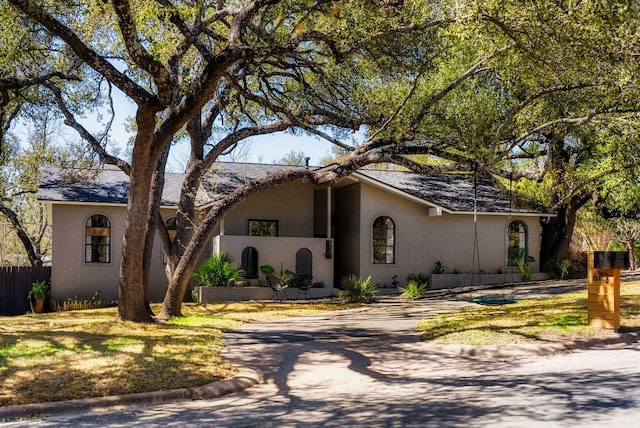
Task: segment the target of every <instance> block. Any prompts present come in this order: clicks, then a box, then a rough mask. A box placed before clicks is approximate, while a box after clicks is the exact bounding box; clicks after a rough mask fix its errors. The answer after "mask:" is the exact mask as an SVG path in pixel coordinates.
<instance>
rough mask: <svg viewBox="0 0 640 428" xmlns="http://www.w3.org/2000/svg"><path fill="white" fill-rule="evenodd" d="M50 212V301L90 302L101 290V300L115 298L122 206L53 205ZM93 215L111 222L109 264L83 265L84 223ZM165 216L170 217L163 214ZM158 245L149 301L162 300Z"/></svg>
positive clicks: (164, 285)
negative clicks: (71, 300)
mask: <svg viewBox="0 0 640 428" xmlns="http://www.w3.org/2000/svg"><path fill="white" fill-rule="evenodd" d="M51 213H52V268H51V292H52V298H53V299H66V298H70V297H74V296H77V297H78V298H81V299H89V298H91V297H92V296H93V294H94V293H95V292H96V291H98V290H99V291H100V298H101V299H103V300H116V299H117V298H118V274H119V269H120V255H121V253H122V240H123V235H124V224H125V223H124V219H125V213H126V209H125V207H124V206H95V205H71V204H54V205H53V207H52V210H51ZM93 214H102V215H105V216H107V217H108V218H109V220H110V221H111V262H110V263H86V262H85V261H84V260H85V253H84V251H85V245H84V242H85V236H84V234H85V223H86V221H87V219H88V218H89V217H90V216H91V215H93ZM164 215H165V217H169V216H170V215H171V214H170V212H169V211H165V212H164ZM159 247H160V243H159V242H156V245H155V248H154V251H153V255H152V260H151V276H150V283H149V299H150V300H151V301H161V300H162V299H163V297H164V293H165V291H166V288H167V280H166V276H165V274H164V264H163V261H162V252H161V251H160V248H159Z"/></svg>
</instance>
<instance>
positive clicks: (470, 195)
mask: <svg viewBox="0 0 640 428" xmlns="http://www.w3.org/2000/svg"><path fill="white" fill-rule="evenodd" d="M358 175H360V176H364V177H367V178H369V179H372V180H375V181H376V182H378V183H380V184H383V185H386V186H389V187H392V188H394V189H396V190H399V191H401V192H404V193H406V194H408V195H411V196H415V197H417V198H419V199H422V200H423V201H425V202H428V203H430V204H433V205H436V206H440V207H442V208H444V209H446V210H448V211H451V212H472V211H473V210H474V193H475V200H476V205H477V210H478V212H485V213H489V212H491V213H509V212H513V213H539V211H536V210H533V209H531V208H524V207H518V206H517V201H516V199H515V198H511V197H510V196H509V194H508V192H506V193H503V192H501V191H500V189H499V188H498V187H496V186H495V185H494V184H493V183H491V182H490V181H489V180H487V179H484V178H481V177H478V179H477V187H476V192H474V177H473V175H471V174H439V175H430V176H426V175H422V174H417V173H414V172H404V171H384V170H368V169H361V170H359V171H358Z"/></svg>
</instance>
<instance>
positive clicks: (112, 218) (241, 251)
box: [38, 163, 550, 301]
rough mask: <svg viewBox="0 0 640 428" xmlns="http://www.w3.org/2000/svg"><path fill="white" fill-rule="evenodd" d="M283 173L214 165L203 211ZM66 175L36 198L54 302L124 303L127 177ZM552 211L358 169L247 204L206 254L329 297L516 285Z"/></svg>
mask: <svg viewBox="0 0 640 428" xmlns="http://www.w3.org/2000/svg"><path fill="white" fill-rule="evenodd" d="M287 168H300V167H293V166H283V165H265V164H248V163H217V164H215V165H214V167H213V168H212V169H211V171H210V173H209V176H208V178H207V180H206V184H205V185H203V186H202V188H201V189H200V191H199V194H198V204H199V206H201V207H202V208H203V209H205V208H206V206H207V203H209V202H211V201H213V200H215V199H216V198H219V197H220V196H221V195H223V194H224V193H226V192H228V191H229V190H230V189H233V188H234V187H235V186H237V185H239V184H244V183H246V182H247V181H251V180H254V179H256V178H258V177H261V176H264V175H265V174H269V173H272V172H276V171H282V170H283V169H287ZM311 168H313V167H311ZM67 174H68V173H65V172H64V171H60V170H56V169H48V170H46V171H44V172H43V176H42V181H41V184H40V188H39V192H38V199H39V201H40V202H41V203H43V204H46V206H47V208H48V215H49V221H50V224H51V226H52V234H53V235H52V242H53V249H52V281H51V282H52V284H51V286H52V297H53V298H54V299H65V298H69V297H74V296H78V297H80V298H88V297H91V296H92V295H93V294H94V293H95V292H96V291H100V292H101V294H100V297H101V298H102V299H117V292H118V291H117V290H118V270H119V262H120V254H121V249H122V240H123V232H124V227H125V226H124V225H125V213H126V203H127V192H128V177H127V176H126V175H125V174H124V173H122V172H121V171H120V170H117V169H110V168H105V169H101V170H99V171H95V173H93V174H90V175H89V176H88V177H86V178H84V179H82V180H69V179H67V178H66V177H65V175H67ZM182 178H183V176H182V174H167V176H166V185H165V189H164V193H163V198H162V208H161V210H162V215H163V218H165V220H167V221H169V220H170V219H171V217H173V216H174V215H175V211H176V206H177V201H178V197H179V192H180V188H181V183H182ZM549 215H550V214H548V213H545V212H542V211H539V210H535V209H531V208H522V207H517V206H516V204H515V201H514V200H512V198H511V197H510V196H509V195H508V194H504V193H503V192H501V191H500V190H499V189H498V188H497V187H496V186H495V185H493V184H492V183H491V182H489V181H487V180H484V179H481V178H477V179H475V180H474V177H473V176H470V175H465V174H442V175H437V176H425V175H421V174H417V173H413V172H405V171H392V170H377V169H360V170H358V171H356V172H354V173H353V174H351V175H350V176H349V177H347V178H345V179H344V180H343V181H341V182H340V183H338V184H335V185H332V186H327V187H324V188H314V187H312V186H311V185H308V184H301V183H293V184H288V185H283V186H280V187H277V188H272V189H270V190H265V191H262V192H258V193H255V194H253V195H251V196H249V197H248V198H247V199H246V200H245V201H244V202H241V203H239V204H238V205H237V206H236V207H235V209H233V210H231V211H230V212H229V213H228V214H226V216H225V217H224V218H222V219H220V221H219V223H218V226H217V228H216V231H215V233H214V238H213V239H212V241H211V245H210V247H209V248H208V250H207V254H205V256H206V255H209V254H213V253H218V252H226V253H229V254H230V255H232V256H233V257H234V259H235V260H236V261H237V262H238V263H241V264H242V265H243V267H244V268H245V270H246V271H247V274H248V278H249V281H251V282H252V283H253V285H258V283H259V282H260V272H259V270H258V266H261V265H264V264H270V265H272V266H274V267H277V268H279V267H280V266H283V267H284V268H285V269H289V270H293V271H294V272H296V273H298V274H300V273H305V274H309V275H312V276H313V281H314V283H316V285H318V286H321V287H322V288H321V290H322V293H324V295H327V294H331V293H332V292H333V289H334V287H338V286H339V284H340V279H341V278H342V277H344V276H345V275H346V274H355V275H359V276H362V277H364V278H366V277H367V276H371V278H372V280H373V281H374V282H376V283H378V284H379V286H381V287H389V288H395V287H396V286H397V285H399V284H403V283H405V282H406V278H407V276H408V275H409V274H423V275H427V276H429V275H432V285H434V286H435V285H436V282H437V281H436V277H437V276H438V275H436V274H434V273H433V272H434V268H436V266H438V267H441V268H443V269H444V268H445V267H446V270H445V273H449V274H456V273H458V274H459V276H458V278H460V280H458V281H454V285H462V284H461V283H463V282H469V281H478V280H479V279H473V275H472V276H469V275H467V276H465V275H464V274H465V273H467V274H469V273H474V275H475V273H477V274H478V275H480V272H482V273H483V274H486V275H489V274H491V276H493V277H495V276H496V275H502V277H503V278H504V280H503V282H511V281H514V280H518V279H519V275H520V271H519V268H518V266H517V263H515V261H514V260H513V257H511V256H510V254H512V253H513V250H521V251H524V252H525V253H526V254H528V255H531V256H533V257H534V258H535V259H536V261H534V262H532V263H530V267H531V270H532V272H533V273H534V275H535V274H538V273H539V272H540V267H539V264H538V261H537V260H538V259H539V257H538V255H539V252H540V232H541V220H542V219H543V218H545V217H548V216H549ZM151 265H152V271H151V276H150V290H149V297H150V299H151V300H153V301H159V300H161V299H162V298H163V296H164V293H165V290H166V286H167V281H166V278H165V273H164V268H165V264H164V257H163V254H162V251H161V245H160V243H159V241H158V242H156V245H155V246H154V249H153V256H152V262H151ZM443 269H440V271H442V270H443ZM436 273H437V269H436ZM463 278H466V279H463ZM480 280H481V279H480ZM441 286H442V284H441ZM322 293H321V294H322Z"/></svg>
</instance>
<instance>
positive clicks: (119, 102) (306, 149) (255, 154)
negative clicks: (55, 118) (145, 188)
mask: <svg viewBox="0 0 640 428" xmlns="http://www.w3.org/2000/svg"><path fill="white" fill-rule="evenodd" d="M114 106H116V116H115V119H114V123H113V125H112V130H111V133H110V138H111V140H112V141H113V142H119V143H120V146H121V148H122V152H121V153H124V152H125V149H126V144H127V141H128V140H129V139H130V138H131V137H132V134H130V133H127V131H126V129H125V128H126V127H125V125H124V124H125V123H126V120H127V117H130V116H133V115H135V106H134V104H132V103H131V102H130V101H129V99H128V98H127V97H125V96H124V94H122V93H121V92H120V91H119V90H114ZM83 122H85V123H86V125H87V127H89V126H90V123H89V121H87V119H85V120H84V121H83ZM91 128H93V129H92V130H93V131H97V130H98V129H99V126H96V124H95V123H94V124H93V126H92V127H91ZM240 150H241V151H242V153H241V156H238V154H239V153H237V154H236V158H235V159H233V160H236V161H241V162H254V163H267V164H271V163H274V162H277V161H279V160H280V159H282V157H283V156H285V155H286V154H288V153H290V152H291V151H295V152H303V153H304V154H305V156H308V157H309V158H311V159H310V161H309V163H310V165H321V162H320V161H321V160H322V159H323V158H324V157H326V156H328V155H329V154H330V152H331V144H330V143H328V142H327V141H325V140H322V139H320V138H317V137H313V136H309V135H292V134H290V133H285V132H278V133H274V134H271V135H265V136H258V137H252V138H250V139H247V143H244V146H242V147H240ZM188 158H189V147H188V145H187V144H182V145H176V146H174V147H173V148H172V149H171V152H170V154H169V160H168V165H167V167H168V170H169V171H170V172H183V171H184V166H185V165H186V162H187V160H188ZM221 160H228V161H230V160H232V158H231V157H227V158H224V159H221Z"/></svg>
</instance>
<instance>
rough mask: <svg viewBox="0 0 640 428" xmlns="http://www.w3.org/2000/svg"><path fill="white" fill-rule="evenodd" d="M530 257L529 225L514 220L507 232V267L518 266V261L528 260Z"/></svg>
mask: <svg viewBox="0 0 640 428" xmlns="http://www.w3.org/2000/svg"><path fill="white" fill-rule="evenodd" d="M528 255H529V248H528V237H527V225H526V224H524V222H522V221H520V220H514V221H512V222H511V223H509V226H508V230H507V265H508V266H517V265H518V260H526V258H527V256H528Z"/></svg>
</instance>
